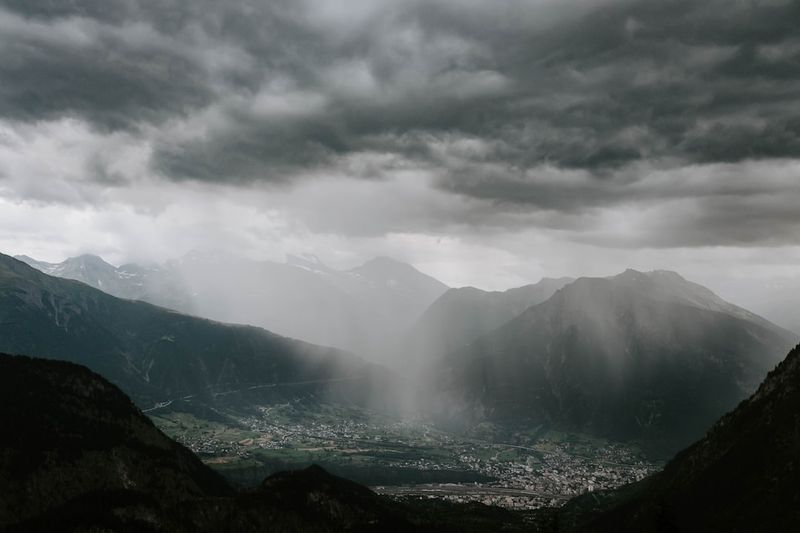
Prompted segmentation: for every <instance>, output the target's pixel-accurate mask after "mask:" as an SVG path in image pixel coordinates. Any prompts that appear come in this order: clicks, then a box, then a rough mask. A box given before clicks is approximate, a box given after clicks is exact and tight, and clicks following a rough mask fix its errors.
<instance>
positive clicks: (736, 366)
mask: <svg viewBox="0 0 800 533" xmlns="http://www.w3.org/2000/svg"><path fill="white" fill-rule="evenodd" d="M796 340H797V339H796V338H795V336H794V335H793V334H791V333H789V332H788V331H786V330H783V329H781V328H779V327H777V326H774V325H772V324H770V323H769V322H767V321H766V320H764V319H763V318H761V317H758V316H756V315H753V314H752V313H749V312H747V311H745V310H744V309H741V308H738V307H736V306H733V305H731V304H729V303H727V302H725V301H723V300H721V299H720V298H718V297H716V296H715V295H714V294H713V293H712V292H711V291H709V290H708V289H705V288H703V287H701V286H699V285H696V284H693V283H690V282H687V281H686V280H684V279H683V278H681V277H680V276H679V275H677V274H675V273H671V272H663V271H657V272H650V273H641V272H635V271H630V270H629V271H626V272H625V273H623V274H620V275H618V276H615V277H612V278H581V279H579V280H577V281H575V282H574V283H572V284H570V285H567V286H566V287H564V288H563V289H561V290H559V291H558V292H556V294H555V295H554V296H553V297H552V298H550V299H549V300H548V301H546V302H544V303H542V304H540V305H537V306H534V307H531V308H529V309H528V310H526V311H525V312H524V313H522V314H521V315H520V316H519V317H517V318H515V319H514V320H512V321H511V322H509V323H508V324H506V325H504V326H503V327H501V328H499V329H497V330H495V331H493V332H491V333H489V334H487V335H485V336H483V337H481V338H479V339H478V340H476V341H474V342H473V343H471V344H470V345H469V346H467V347H465V348H463V349H460V350H456V351H454V352H453V353H451V354H449V355H448V356H447V357H446V358H445V359H444V362H443V363H442V364H441V365H440V367H439V368H438V370H437V371H435V372H433V373H432V374H431V375H432V376H434V379H433V383H431V385H430V386H431V388H432V389H433V390H435V391H437V394H438V400H439V402H440V403H439V409H440V411H441V412H442V413H444V416H445V417H449V418H456V419H458V418H460V419H466V420H481V419H490V420H494V421H500V422H505V423H510V424H526V425H530V426H532V427H535V426H536V425H539V424H549V425H553V426H557V427H564V428H566V429H570V430H578V431H585V432H589V433H593V434H598V435H603V436H606V437H611V438H616V439H623V440H628V439H648V440H651V441H653V442H660V443H662V444H663V445H665V446H666V449H667V450H675V449H678V448H677V447H679V446H680V445H685V444H686V443H688V442H691V441H692V440H693V439H695V438H697V437H698V436H700V435H702V433H703V432H704V431H705V430H706V429H707V428H708V427H709V426H710V425H711V424H712V423H713V421H714V420H716V419H717V418H718V417H719V416H720V415H722V414H723V413H725V412H726V411H727V410H729V409H730V408H732V407H733V406H735V405H736V404H737V403H738V402H739V401H740V400H742V399H743V398H745V397H747V395H748V394H750V393H752V391H753V390H755V388H756V387H757V386H758V384H759V383H760V381H761V380H762V379H763V377H764V376H765V375H766V373H767V371H768V370H769V369H770V368H772V367H773V366H774V365H775V364H776V363H777V362H778V361H779V360H780V358H781V357H782V354H784V353H786V350H787V349H788V348H789V347H790V346H792V345H793V343H794V342H796Z"/></svg>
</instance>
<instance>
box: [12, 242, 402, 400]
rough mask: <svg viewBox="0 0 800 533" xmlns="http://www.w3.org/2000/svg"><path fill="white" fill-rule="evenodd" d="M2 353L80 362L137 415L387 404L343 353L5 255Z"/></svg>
mask: <svg viewBox="0 0 800 533" xmlns="http://www.w3.org/2000/svg"><path fill="white" fill-rule="evenodd" d="M0 351H4V352H8V353H24V354H30V355H35V356H41V357H47V358H54V359H63V360H67V361H73V362H77V363H80V364H84V365H86V366H88V367H89V368H91V369H92V370H94V371H96V372H98V373H100V374H102V375H103V376H104V377H106V378H108V379H109V380H111V381H112V382H113V383H115V384H117V385H118V386H120V387H121V388H122V389H123V390H124V391H125V392H126V393H128V394H129V395H130V396H131V397H132V398H133V399H134V401H135V402H136V403H137V405H139V406H141V407H143V408H145V407H150V406H152V405H154V404H155V403H157V402H170V401H173V402H183V403H187V402H188V403H192V404H215V403H220V402H225V403H228V404H230V403H233V402H239V403H241V404H242V405H248V404H249V403H252V402H257V401H267V400H273V399H286V398H298V397H304V396H309V395H313V396H314V397H315V398H317V399H320V400H323V399H326V398H331V399H336V400H337V401H347V402H356V403H359V404H364V403H365V402H367V401H368V400H370V399H371V398H378V399H379V400H381V401H383V399H385V403H386V404H390V403H391V395H390V391H391V387H390V385H389V384H388V382H387V379H388V377H387V375H386V374H385V372H384V371H383V370H381V369H379V368H378V367H376V366H374V365H371V364H368V363H366V362H364V361H363V360H360V359H358V358H356V357H354V356H352V355H349V354H347V353H344V352H341V351H339V350H335V349H330V348H323V347H319V346H315V345H312V344H307V343H304V342H300V341H295V340H292V339H288V338H285V337H281V336H279V335H275V334H273V333H270V332H268V331H265V330H262V329H259V328H255V327H248V326H232V325H226V324H221V323H218V322H212V321H210V320H205V319H201V318H196V317H192V316H187V315H182V314H179V313H176V312H174V311H170V310H167V309H164V308H160V307H156V306H153V305H151V304H147V303H144V302H137V301H131V300H123V299H119V298H115V297H113V296H110V295H108V294H106V293H104V292H102V291H99V290H97V289H94V288H92V287H89V286H87V285H85V284H83V283H79V282H77V281H71V280H65V279H60V278H55V277H52V276H48V275H45V274H43V273H41V272H39V271H37V270H35V269H33V268H31V267H29V266H28V265H26V264H24V263H22V262H20V261H17V260H15V259H12V258H10V257H8V256H3V255H0ZM373 387H376V388H378V389H379V390H381V391H382V394H381V395H373V394H372V392H373Z"/></svg>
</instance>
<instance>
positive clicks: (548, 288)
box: [403, 278, 574, 362]
mask: <svg viewBox="0 0 800 533" xmlns="http://www.w3.org/2000/svg"><path fill="white" fill-rule="evenodd" d="M572 281H574V280H573V279H572V278H558V279H552V278H544V279H542V280H541V281H540V282H539V283H535V284H531V285H525V286H523V287H517V288H514V289H509V290H506V291H502V292H501V291H495V292H487V291H482V290H480V289H476V288H475V287H462V288H457V289H450V290H448V291H447V292H445V293H444V294H443V295H441V296H440V297H439V298H438V299H437V300H436V301H435V302H433V303H432V304H431V306H430V307H429V308H428V309H427V310H426V311H425V313H423V315H422V316H421V317H420V318H419V320H417V321H416V323H415V324H414V326H413V327H412V328H411V330H410V331H409V333H408V334H407V335H406V338H407V339H408V341H407V342H406V343H405V345H404V346H403V348H404V350H405V351H406V352H410V353H414V354H418V355H417V357H419V358H420V362H424V360H426V359H427V360H429V359H430V358H431V357H435V356H437V355H442V354H446V353H449V352H452V351H454V350H456V349H457V348H460V347H462V346H464V345H466V344H469V343H470V342H472V341H474V340H475V339H477V338H479V337H480V336H482V335H484V334H486V333H489V332H490V331H492V330H494V329H496V328H498V327H500V326H502V325H503V324H505V323H506V322H508V321H510V320H511V319H513V318H515V317H516V316H518V315H519V314H520V313H522V312H523V311H524V310H525V309H527V308H528V307H531V306H532V305H536V304H540V303H542V302H544V301H546V300H547V299H548V298H550V297H551V296H552V295H553V294H554V293H555V292H556V291H557V290H558V289H560V288H562V287H563V286H564V285H566V284H568V283H571V282H572Z"/></svg>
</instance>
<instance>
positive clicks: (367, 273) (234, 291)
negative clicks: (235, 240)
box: [18, 252, 447, 362]
mask: <svg viewBox="0 0 800 533" xmlns="http://www.w3.org/2000/svg"><path fill="white" fill-rule="evenodd" d="M18 259H20V260H22V261H24V262H26V263H28V264H29V265H31V266H33V267H34V268H36V269H38V270H40V271H42V272H44V273H46V274H50V275H53V276H58V277H62V278H68V279H74V280H77V281H81V282H83V283H86V284H87V285H91V286H92V287H95V288H97V289H100V290H102V291H104V292H107V293H109V294H111V295H114V296H118V297H120V298H126V299H135V300H142V301H146V302H149V303H153V304H156V305H160V306H164V307H168V308H170V309H175V310H178V311H181V312H184V313H189V314H194V315H198V316H202V317H205V318H210V319H214V320H220V321H224V322H233V323H240V324H250V325H255V326H260V327H264V328H267V329H269V330H270V331H274V332H276V333H279V334H281V335H287V336H290V337H293V338H298V339H302V340H305V341H308V342H314V343H317V344H322V345H326V346H335V347H338V348H342V349H346V350H351V351H356V352H358V353H359V354H361V355H363V356H364V357H367V358H368V359H371V360H380V359H381V357H382V356H384V355H385V353H384V352H386V349H385V346H386V343H387V340H390V339H394V338H396V337H397V336H398V335H399V334H400V333H401V332H403V331H405V330H406V329H407V328H408V327H409V326H410V325H411V324H412V323H413V322H414V321H415V320H416V319H417V318H418V317H419V316H420V315H421V314H422V312H423V311H424V310H425V309H426V308H427V307H428V306H429V305H430V304H431V303H432V302H433V301H434V300H436V298H438V297H439V296H440V295H441V294H442V293H444V291H445V290H447V286H446V285H444V284H443V283H441V282H439V281H437V280H435V279H434V278H432V277H430V276H428V275H426V274H423V273H421V272H419V271H418V270H416V269H415V268H414V267H412V266H411V265H408V264H406V263H402V262H399V261H395V260H393V259H389V258H383V257H379V258H375V259H372V260H370V261H368V262H366V263H365V264H364V265H362V266H360V267H357V268H353V269H351V270H346V271H339V270H335V269H332V268H330V267H328V266H326V265H324V264H323V263H322V262H321V261H319V259H317V258H316V257H313V256H303V257H297V256H290V257H289V258H288V260H287V262H286V263H274V262H269V261H250V260H245V259H242V258H237V257H231V256H228V255H223V254H214V253H203V252H192V253H190V254H187V255H186V256H184V257H182V258H181V259H179V260H176V261H170V262H167V263H165V264H162V265H155V266H139V265H135V264H129V265H123V266H120V267H114V266H113V265H110V264H108V263H106V262H105V261H103V260H102V259H101V258H99V257H97V256H91V255H83V256H80V257H75V258H70V259H67V260H66V261H64V262H62V263H57V264H54V263H45V262H41V261H37V260H35V259H32V258H30V257H26V256H19V257H18ZM384 362H385V361H384ZM389 362H391V361H389Z"/></svg>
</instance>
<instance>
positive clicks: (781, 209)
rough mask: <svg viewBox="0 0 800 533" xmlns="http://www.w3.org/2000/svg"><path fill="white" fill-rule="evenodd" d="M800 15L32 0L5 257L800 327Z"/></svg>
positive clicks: (630, 6) (0, 153)
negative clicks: (655, 295)
mask: <svg viewBox="0 0 800 533" xmlns="http://www.w3.org/2000/svg"><path fill="white" fill-rule="evenodd" d="M799 10H800V7H798V4H797V3H796V2H791V1H786V2H782V1H777V0H770V1H762V2H730V1H707V2H688V1H673V2H663V3H662V2H659V3H653V2H630V1H611V0H605V1H603V2H578V1H566V2H565V1H563V0H561V1H544V0H541V1H528V2H525V1H522V0H516V1H514V0H502V1H498V2H491V3H483V2H471V1H470V2H455V1H453V0H438V1H429V2H421V1H408V2H388V1H371V2H362V1H358V2H353V1H347V2H344V1H342V2H334V1H325V2H322V1H302V2H299V1H281V0H276V1H271V2H259V3H254V2H246V1H231V2H225V3H219V2H207V1H203V2H199V1H196V0H193V1H188V0H187V1H182V0H173V1H170V2H160V3H157V4H155V5H154V4H152V3H150V2H146V1H144V0H142V1H135V0H114V1H109V0H96V1H90V0H86V1H82V2H69V3H64V4H63V5H62V4H58V3H52V2H39V1H30V0H26V1H16V0H5V1H2V2H0V79H2V80H3V82H2V85H1V86H0V250H2V251H3V252H6V253H11V254H27V255H30V256H32V257H35V258H37V259H43V260H49V261H61V260H63V259H64V258H66V257H68V256H73V255H77V254H80V253H84V252H90V253H95V254H98V255H101V256H102V257H103V258H105V259H106V260H108V261H111V262H112V263H115V264H121V263H125V262H129V261H137V262H143V263H148V262H163V261H166V260H168V259H174V258H176V257H180V256H182V255H183V254H185V253H187V252H189V251H191V250H196V249H201V250H214V251H218V252H221V253H230V254H235V255H239V256H243V257H247V258H251V259H270V260H277V261H282V260H283V259H284V257H285V256H286V255H287V254H300V253H313V254H315V255H317V256H319V257H320V258H321V259H322V260H323V261H325V262H326V263H327V264H329V265H331V266H332V267H336V268H341V269H344V268H350V267H353V266H355V265H357V264H360V263H362V262H364V261H365V260H367V259H369V258H371V257H374V256H390V257H394V258H396V259H398V260H402V261H406V262H409V263H411V264H413V265H415V266H416V267H417V268H419V269H420V270H421V271H423V272H425V273H428V274H430V275H432V276H434V277H436V278H437V279H440V280H441V281H443V282H445V283H447V284H448V285H450V286H462V285H474V286H478V287H481V288H485V289H505V288H509V287H514V286H519V285H523V284H525V283H529V282H535V281H538V280H539V279H540V278H541V277H543V276H550V277H561V276H571V277H577V276H582V275H611V274H615V273H618V272H621V271H623V270H624V269H625V268H627V267H633V268H636V269H639V270H652V269H669V270H675V271H678V272H680V273H681V274H682V275H684V276H685V277H687V278H689V279H691V280H693V281H697V282H699V283H702V284H704V285H707V286H709V287H710V288H712V289H714V290H715V291H717V292H718V293H719V294H720V295H721V296H723V297H724V298H726V299H728V300H730V301H733V302H735V303H738V304H741V305H744V306H745V307H748V308H749V309H752V310H754V311H756V312H759V313H763V314H765V315H767V316H768V317H769V318H770V319H771V320H773V321H775V322H777V323H779V324H781V325H784V326H786V327H795V326H794V325H793V324H792V323H791V319H789V318H787V317H786V314H787V309H789V307H788V304H786V303H781V301H783V300H785V299H786V298H787V295H790V294H797V293H799V292H800V277H799V276H798V274H797V272H798V268H797V267H798V265H799V264H800V209H798V208H797V206H798V205H800V140H799V139H798V134H800V129H799V126H798V125H800V106H798V105H797V104H798V102H797V94H798V90H800V87H798V77H800V70H798V64H800V40H798V34H797V27H796V21H797V20H798V18H800V11H799ZM722 13H724V16H721V14H722ZM782 299H783V300H782ZM776 302H777V303H776ZM781 306H783V307H781Z"/></svg>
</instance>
